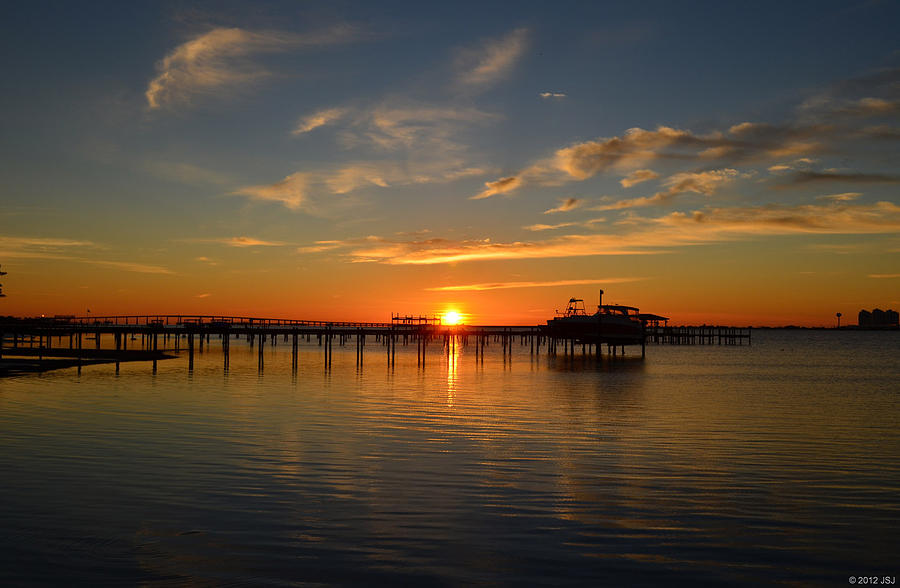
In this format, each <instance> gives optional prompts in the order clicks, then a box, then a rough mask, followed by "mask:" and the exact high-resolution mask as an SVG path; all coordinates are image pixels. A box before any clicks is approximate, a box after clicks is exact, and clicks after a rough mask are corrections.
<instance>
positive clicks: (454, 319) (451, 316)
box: [441, 310, 462, 325]
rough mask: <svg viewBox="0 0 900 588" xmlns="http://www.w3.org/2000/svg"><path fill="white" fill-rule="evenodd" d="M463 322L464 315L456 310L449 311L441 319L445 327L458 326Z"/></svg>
mask: <svg viewBox="0 0 900 588" xmlns="http://www.w3.org/2000/svg"><path fill="white" fill-rule="evenodd" d="M460 322H462V315H461V314H459V313H458V312H457V311H455V310H448V311H447V312H445V313H444V315H443V316H442V317H441V323H442V324H445V325H458V324H459V323H460Z"/></svg>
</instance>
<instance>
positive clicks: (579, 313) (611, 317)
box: [547, 290, 644, 344]
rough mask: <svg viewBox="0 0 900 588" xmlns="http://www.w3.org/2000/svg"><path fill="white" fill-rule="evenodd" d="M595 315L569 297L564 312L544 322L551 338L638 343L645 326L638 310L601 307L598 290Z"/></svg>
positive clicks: (576, 300) (601, 293)
mask: <svg viewBox="0 0 900 588" xmlns="http://www.w3.org/2000/svg"><path fill="white" fill-rule="evenodd" d="M598 302H599V304H598V305H597V312H595V313H593V314H588V313H587V311H586V310H585V307H584V300H582V299H581V298H570V299H569V302H568V304H567V305H566V310H565V312H563V313H559V312H558V311H557V316H556V317H554V318H552V319H550V320H548V321H547V329H548V330H549V332H550V335H551V336H552V337H564V338H568V339H576V340H578V341H580V342H582V343H598V342H600V343H610V344H616V343H620V344H625V343H640V342H641V340H642V339H643V337H644V326H643V323H642V321H641V314H640V310H639V309H637V308H635V307H633V306H623V305H620V304H603V290H600V300H599V301H598Z"/></svg>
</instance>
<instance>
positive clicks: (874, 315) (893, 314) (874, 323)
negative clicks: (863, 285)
mask: <svg viewBox="0 0 900 588" xmlns="http://www.w3.org/2000/svg"><path fill="white" fill-rule="evenodd" d="M857 324H859V326H860V327H863V328H884V327H897V326H900V314H898V313H897V311H896V310H893V309H888V310H881V309H880V308H876V309H874V310H873V311H872V312H869V311H868V310H865V309H863V310H860V311H859V315H858V317H857Z"/></svg>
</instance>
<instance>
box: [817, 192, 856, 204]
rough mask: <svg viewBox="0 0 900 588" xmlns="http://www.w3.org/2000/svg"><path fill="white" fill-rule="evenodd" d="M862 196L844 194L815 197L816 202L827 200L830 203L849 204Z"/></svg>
mask: <svg viewBox="0 0 900 588" xmlns="http://www.w3.org/2000/svg"><path fill="white" fill-rule="evenodd" d="M860 196H862V192H844V193H842V194H825V195H823V196H816V200H828V201H830V202H850V201H851V200H856V199H857V198H859V197H860Z"/></svg>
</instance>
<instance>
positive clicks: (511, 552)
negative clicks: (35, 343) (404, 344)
mask: <svg viewBox="0 0 900 588" xmlns="http://www.w3.org/2000/svg"><path fill="white" fill-rule="evenodd" d="M212 349H213V351H212V352H210V351H208V350H207V352H206V353H204V354H203V355H197V356H196V357H195V364H194V370H193V371H192V372H190V373H189V372H188V370H187V359H186V358H185V357H181V358H178V359H174V360H169V361H166V362H160V363H159V366H158V370H157V372H156V373H155V374H153V373H152V371H151V368H150V366H149V364H144V363H129V364H122V365H121V366H120V372H119V374H118V375H116V373H115V369H114V367H113V366H111V365H96V366H87V367H84V368H83V369H82V373H81V375H80V376H79V375H78V374H77V372H76V370H75V369H65V370H60V371H55V372H49V373H45V374H29V375H23V376H18V377H11V378H6V379H3V380H2V381H0V475H2V477H3V482H2V484H0V529H2V531H3V532H2V533H0V582H2V583H3V584H15V585H20V584H64V585H70V584H82V585H118V584H136V583H143V584H148V585H185V584H190V585H196V584H199V585H223V584H225V585H230V584H236V585H248V584H249V585H296V584H327V585H373V584H425V585H462V584H471V583H479V584H481V583H487V584H501V585H505V584H517V585H554V586H555V585H565V584H573V585H616V586H622V585H629V586H642V585H672V584H675V585H678V584H692V585H694V584H700V585H716V584H720V585H747V586H751V585H752V586H756V585H768V584H791V585H796V584H799V585H836V586H846V585H849V583H848V579H849V577H850V576H851V575H854V576H863V575H865V576H878V577H884V576H888V577H896V576H897V575H898V572H900V569H898V565H897V564H896V553H897V547H898V545H900V434H898V428H897V421H898V416H900V393H898V385H897V383H898V381H900V354H898V350H900V334H898V333H847V332H842V333H835V332H822V331H813V332H779V331H775V332H760V334H759V335H758V336H757V335H756V334H754V345H753V346H752V347H749V348H747V347H743V348H741V347H650V348H648V358H647V360H646V361H644V362H641V361H640V360H639V359H626V360H624V361H622V360H618V361H615V362H611V361H607V360H604V361H603V362H602V363H600V364H598V363H596V362H595V361H594V360H592V359H587V358H586V359H582V358H581V357H576V359H575V360H574V361H571V360H566V359H564V358H561V357H557V358H548V357H546V356H543V355H542V356H540V357H537V358H532V357H531V356H530V354H529V352H528V348H522V349H517V350H516V351H515V353H514V356H513V359H512V361H507V362H504V361H503V360H502V359H501V352H500V350H499V349H495V350H494V353H493V354H492V352H491V351H490V350H488V352H487V353H486V354H485V355H486V357H485V361H484V363H483V364H479V363H476V362H475V361H474V358H473V357H472V355H471V354H469V352H468V351H463V352H462V353H460V354H449V355H447V354H442V353H438V352H437V350H436V349H435V350H434V351H435V352H434V353H431V354H430V355H429V357H428V358H427V365H426V366H425V368H424V369H421V368H419V367H417V365H416V353H415V347H411V348H408V349H407V350H402V349H401V350H400V352H399V353H398V355H397V358H396V363H395V366H394V368H393V369H390V368H389V367H388V366H387V365H386V361H385V359H386V358H385V356H384V355H383V354H381V353H380V352H379V348H378V347H376V346H373V347H371V348H370V349H369V350H368V351H367V353H366V356H365V363H364V366H363V368H362V369H361V370H359V369H357V367H356V365H355V351H354V348H353V347H352V346H351V347H348V348H347V349H346V351H345V352H341V351H340V350H339V348H337V347H336V348H335V354H334V359H333V364H332V369H331V371H330V372H326V371H325V370H324V369H323V365H322V361H321V359H322V358H321V354H320V353H319V351H318V349H316V348H304V349H303V351H302V352H301V358H300V365H299V369H298V373H297V374H296V376H295V375H293V374H292V373H291V369H290V368H291V360H290V351H289V350H290V346H283V345H282V346H280V347H276V348H274V349H268V350H267V351H266V357H265V360H266V361H265V369H264V372H263V373H262V374H260V373H258V371H257V355H256V352H255V350H253V351H251V350H249V349H246V348H243V347H238V346H237V345H236V344H233V345H232V347H231V361H230V369H229V370H228V372H227V373H226V372H224V370H223V362H222V356H221V354H220V353H218V352H216V351H215V345H213V346H212Z"/></svg>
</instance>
